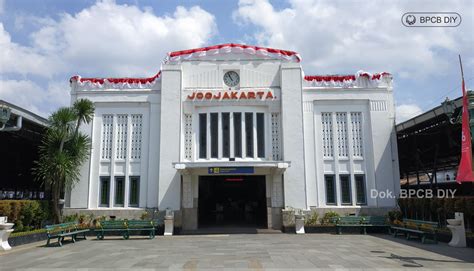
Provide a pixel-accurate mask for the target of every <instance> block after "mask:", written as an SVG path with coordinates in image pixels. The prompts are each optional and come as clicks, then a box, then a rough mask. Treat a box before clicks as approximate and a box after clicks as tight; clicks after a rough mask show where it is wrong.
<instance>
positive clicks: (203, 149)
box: [199, 114, 207, 158]
mask: <svg viewBox="0 0 474 271" xmlns="http://www.w3.org/2000/svg"><path fill="white" fill-rule="evenodd" d="M199 158H207V115H206V114H199Z"/></svg>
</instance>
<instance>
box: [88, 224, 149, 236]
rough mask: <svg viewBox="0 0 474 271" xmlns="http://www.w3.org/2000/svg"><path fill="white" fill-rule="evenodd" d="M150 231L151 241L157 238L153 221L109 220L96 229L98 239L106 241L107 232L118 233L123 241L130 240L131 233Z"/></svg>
mask: <svg viewBox="0 0 474 271" xmlns="http://www.w3.org/2000/svg"><path fill="white" fill-rule="evenodd" d="M133 231H148V232H149V235H150V239H153V238H155V225H154V223H153V221H148V220H109V221H101V222H100V223H98V225H97V226H96V229H95V233H96V235H97V239H99V240H102V239H104V234H105V232H118V233H120V234H121V235H122V237H123V239H125V240H126V239H129V238H130V232H133Z"/></svg>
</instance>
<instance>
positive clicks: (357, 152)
mask: <svg viewBox="0 0 474 271" xmlns="http://www.w3.org/2000/svg"><path fill="white" fill-rule="evenodd" d="M351 132H352V153H353V154H354V156H356V157H362V113H361V112H352V113H351Z"/></svg>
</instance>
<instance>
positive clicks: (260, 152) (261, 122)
mask: <svg viewBox="0 0 474 271" xmlns="http://www.w3.org/2000/svg"><path fill="white" fill-rule="evenodd" d="M257 156H258V157H260V158H265V115H264V114H263V113H257Z"/></svg>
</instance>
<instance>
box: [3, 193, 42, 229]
mask: <svg viewBox="0 0 474 271" xmlns="http://www.w3.org/2000/svg"><path fill="white" fill-rule="evenodd" d="M0 216H7V217H8V221H9V222H13V223H15V232H20V231H30V230H34V229H39V228H41V227H42V223H43V221H45V220H48V219H50V218H51V208H50V204H49V202H48V201H45V200H1V201H0Z"/></svg>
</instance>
